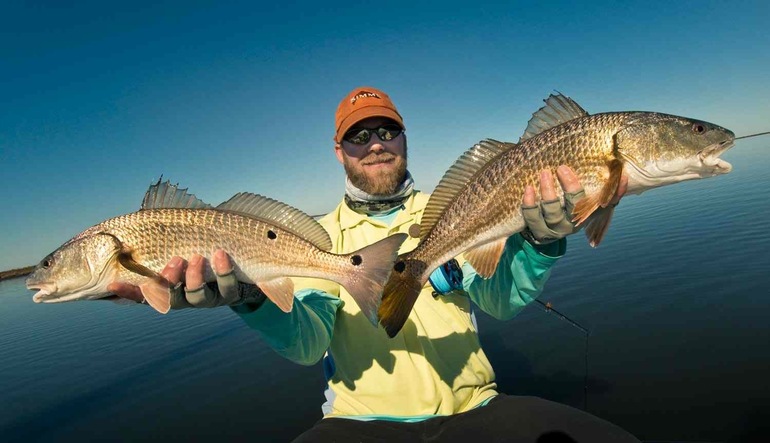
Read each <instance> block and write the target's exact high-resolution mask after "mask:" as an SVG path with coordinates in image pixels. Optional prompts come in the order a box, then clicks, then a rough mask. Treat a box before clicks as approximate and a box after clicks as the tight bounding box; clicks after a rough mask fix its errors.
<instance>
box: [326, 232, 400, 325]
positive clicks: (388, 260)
mask: <svg viewBox="0 0 770 443" xmlns="http://www.w3.org/2000/svg"><path fill="white" fill-rule="evenodd" d="M407 237H408V235H407V234H394V235H391V236H389V237H386V238H384V239H382V240H380V241H378V242H376V243H374V244H371V245H369V246H366V247H364V248H361V249H359V250H357V251H354V252H352V253H350V254H345V255H344V257H346V258H347V259H348V262H349V263H350V264H351V265H352V267H353V268H354V271H353V272H348V273H346V274H345V276H344V277H343V279H342V280H343V281H340V282H339V283H340V284H341V285H342V286H344V287H345V289H346V290H347V291H348V293H349V294H350V296H351V297H353V300H355V301H356V303H357V304H358V307H359V308H361V312H363V314H364V315H365V316H366V318H368V319H369V321H370V322H372V324H373V325H374V326H375V327H376V326H377V323H378V317H377V311H378V309H379V307H380V303H381V302H382V294H383V289H384V287H385V282H386V281H387V280H388V277H389V276H390V273H391V271H392V270H393V262H394V261H395V260H396V257H398V248H400V247H401V243H403V242H404V240H406V238H407Z"/></svg>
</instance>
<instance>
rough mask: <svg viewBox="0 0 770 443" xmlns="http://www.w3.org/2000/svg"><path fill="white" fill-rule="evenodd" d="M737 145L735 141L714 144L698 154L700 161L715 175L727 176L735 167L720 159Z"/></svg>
mask: <svg viewBox="0 0 770 443" xmlns="http://www.w3.org/2000/svg"><path fill="white" fill-rule="evenodd" d="M734 145H735V140H734V139H729V140H725V141H723V142H720V143H714V144H713V145H710V146H707V147H706V148H704V149H703V150H701V151H700V152H698V159H699V160H700V162H701V164H703V166H705V167H706V168H707V169H709V170H710V172H711V173H712V174H713V175H718V174H727V173H728V172H730V171H731V170H732V169H733V165H731V164H730V163H728V162H726V161H724V160H722V159H721V158H719V156H720V155H722V154H723V153H725V151H727V150H728V149H730V148H732V147H733V146H734Z"/></svg>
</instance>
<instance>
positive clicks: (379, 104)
mask: <svg viewBox="0 0 770 443" xmlns="http://www.w3.org/2000/svg"><path fill="white" fill-rule="evenodd" d="M369 117H387V118H389V119H391V120H394V121H395V122H396V123H398V124H399V125H401V127H402V128H404V129H406V128H405V127H404V120H403V119H402V118H401V114H399V113H398V110H396V105H394V104H393V102H392V101H391V100H390V97H388V94H386V93H384V92H382V91H380V90H379V89H376V88H372V87H369V86H362V87H360V88H356V89H354V90H353V91H351V92H350V94H348V95H347V96H345V98H343V99H342V101H341V102H340V104H339V106H337V113H336V114H335V115H334V126H335V127H336V129H337V132H336V133H335V134H334V141H335V142H337V143H340V142H341V141H342V136H343V135H345V133H346V132H347V131H348V129H350V128H351V127H352V126H353V125H355V124H356V123H358V122H360V121H361V120H363V119H365V118H369Z"/></svg>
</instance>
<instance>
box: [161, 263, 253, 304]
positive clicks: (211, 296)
mask: <svg viewBox="0 0 770 443" xmlns="http://www.w3.org/2000/svg"><path fill="white" fill-rule="evenodd" d="M216 277H217V282H216V283H213V282H212V283H204V284H203V285H201V286H200V287H198V288H194V289H188V288H186V287H184V286H183V285H182V284H181V283H180V284H178V285H176V286H174V287H172V288H169V293H170V294H171V309H184V308H216V307H218V306H236V305H240V304H243V303H252V304H262V302H263V301H264V300H265V294H264V293H263V292H262V291H261V290H260V289H259V287H257V285H252V284H249V283H241V282H239V281H238V280H237V279H236V278H235V273H234V272H232V271H230V272H228V273H227V274H223V275H218V274H217V276H216Z"/></svg>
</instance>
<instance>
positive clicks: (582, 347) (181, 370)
mask: <svg viewBox="0 0 770 443" xmlns="http://www.w3.org/2000/svg"><path fill="white" fill-rule="evenodd" d="M766 140H767V138H764V139H762V140H760V139H757V140H747V141H744V142H743V143H741V144H739V146H738V147H736V148H734V150H733V151H732V152H729V153H728V154H727V155H726V156H725V159H726V160H728V161H730V162H731V163H733V165H734V167H735V169H734V171H733V172H732V173H731V174H729V175H727V176H724V177H718V178H715V179H709V180H702V181H698V182H690V183H684V184H680V185H676V186H671V187H669V188H663V189H658V190H654V191H651V192H649V193H647V194H645V195H642V196H632V197H629V198H627V199H625V200H624V201H623V203H622V204H621V206H620V207H619V208H618V211H617V213H616V218H615V220H614V221H613V226H612V228H611V229H610V233H609V234H608V236H607V237H606V239H605V241H604V243H603V244H602V245H601V246H600V247H599V248H598V249H591V248H589V247H588V246H587V243H586V241H585V239H584V237H582V236H580V237H577V236H576V237H574V238H572V239H570V240H571V241H570V247H569V252H568V254H567V256H566V257H565V258H564V259H563V260H561V261H560V262H559V263H558V264H557V266H556V268H555V270H554V273H553V276H552V278H551V281H550V283H549V286H548V287H547V289H546V293H545V294H544V295H543V297H542V298H541V300H542V301H551V302H552V303H553V305H554V307H555V308H556V309H558V310H560V311H561V312H563V313H564V314H566V315H567V316H569V317H570V318H571V319H573V320H574V321H576V322H577V323H579V324H580V325H581V326H582V327H584V328H586V329H589V330H590V331H591V334H590V338H589V339H588V341H587V343H588V371H587V374H586V365H585V351H586V337H585V334H584V333H583V332H581V331H580V330H579V329H578V328H576V327H573V326H571V325H570V324H569V323H567V322H566V321H563V320H561V319H559V318H558V317H557V316H555V315H554V314H552V313H547V312H545V310H544V309H543V308H541V307H540V306H539V305H536V304H533V305H532V306H530V307H529V308H527V309H526V310H525V311H524V312H523V313H522V314H521V315H519V316H518V317H516V318H515V319H514V320H512V321H509V322H498V321H495V320H492V319H490V318H487V317H485V316H483V315H482V316H481V317H480V318H479V323H480V325H479V326H480V328H481V335H482V342H483V345H484V347H485V350H486V352H487V355H488V356H489V357H490V359H491V360H492V363H493V364H494V366H495V369H496V373H497V377H498V381H499V385H500V389H501V390H502V391H504V392H507V393H509V394H528V395H538V396H541V397H545V398H549V399H552V400H556V401H560V402H564V403H567V404H571V405H574V406H578V407H583V406H584V405H587V408H588V410H589V411H590V412H592V413H594V414H596V415H599V416H601V417H604V418H606V419H608V420H611V421H613V422H615V423H617V424H619V425H621V426H623V427H625V428H626V429H628V430H629V431H631V432H633V433H634V434H636V435H637V436H639V437H640V438H642V439H645V440H684V441H764V440H763V437H764V436H766V435H767V434H768V433H769V432H770V381H768V374H770V346H769V345H770V326H768V323H769V322H768V320H767V318H768V316H770V288H769V286H770V256H769V255H768V251H770V200H769V199H768V185H770V172H769V171H770V143H768V142H767V141H766ZM62 240H65V239H62ZM3 253H11V251H3ZM31 296H32V292H31V291H27V290H26V289H25V288H24V285H23V279H15V280H10V281H5V282H0V298H1V299H2V302H3V305H2V308H0V362H2V363H0V439H1V440H3V441H75V440H84V439H85V440H114V439H123V440H138V439H141V440H147V441H164V440H169V439H173V440H213V439H215V438H216V439H229V440H244V439H250V440H252V441H287V440H290V439H291V438H292V437H294V436H296V435H297V434H299V433H300V432H302V431H303V430H304V429H306V428H307V427H309V426H311V425H312V424H313V423H314V421H316V420H318V419H320V417H321V412H320V405H321V403H322V402H323V395H322V390H323V385H324V382H323V377H322V374H321V373H322V371H321V368H320V366H319V365H316V366H313V367H301V366H298V365H295V364H292V363H289V362H287V361H285V360H282V359H281V358H280V357H277V356H276V355H274V354H273V352H272V351H271V350H270V349H268V348H267V347H266V346H265V345H264V344H263V343H262V342H261V341H260V340H259V338H258V337H257V336H256V334H254V333H252V331H250V330H249V329H247V328H246V327H245V326H244V325H243V324H242V322H241V321H240V320H239V319H238V318H237V317H236V316H235V315H234V314H231V313H230V312H229V310H227V309H217V310H200V311H193V310H188V311H178V312H173V313H172V314H171V315H167V316H161V315H159V314H156V313H154V312H152V311H151V310H150V309H147V308H145V307H144V306H128V307H127V306H119V305H115V304H113V303H110V302H89V303H69V304H59V305H37V304H34V303H32V300H31ZM586 375H587V379H588V395H587V397H586V396H584V380H585V378H586Z"/></svg>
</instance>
